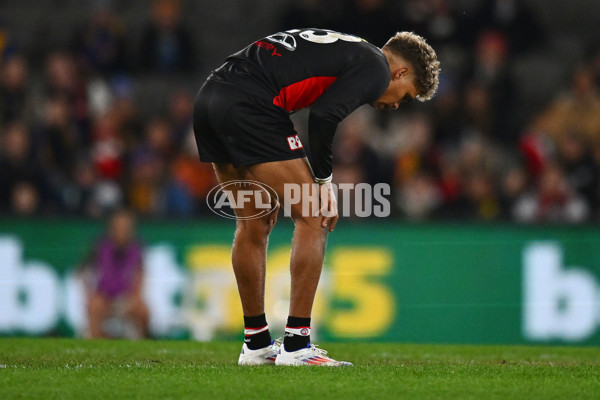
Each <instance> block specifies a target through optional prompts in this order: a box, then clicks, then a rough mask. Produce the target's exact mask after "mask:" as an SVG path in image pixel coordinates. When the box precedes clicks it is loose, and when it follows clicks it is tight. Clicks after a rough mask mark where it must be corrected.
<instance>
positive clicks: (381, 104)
mask: <svg viewBox="0 0 600 400" xmlns="http://www.w3.org/2000/svg"><path fill="white" fill-rule="evenodd" d="M418 94H419V93H418V91H417V89H416V87H415V84H414V78H413V76H412V74H405V75H400V76H398V77H395V78H393V79H392V81H391V82H390V86H388V88H387V90H386V91H385V92H384V93H383V95H381V97H380V98H379V99H377V100H376V101H374V102H373V103H371V105H372V106H373V107H375V108H377V109H378V110H382V111H383V110H397V109H398V106H400V104H401V103H408V102H410V101H412V100H413V99H414V98H415V97H417V95H418Z"/></svg>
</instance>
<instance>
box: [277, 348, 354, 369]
mask: <svg viewBox="0 0 600 400" xmlns="http://www.w3.org/2000/svg"><path fill="white" fill-rule="evenodd" d="M275 365H294V366H299V365H316V366H323V367H349V366H352V363H350V362H348V361H337V360H334V359H333V358H331V357H327V351H326V350H323V349H319V348H317V347H316V346H315V345H314V344H309V345H308V346H307V347H306V348H305V349H300V350H297V351H285V346H284V345H283V344H282V345H281V346H280V347H279V354H277V358H276V359H275Z"/></svg>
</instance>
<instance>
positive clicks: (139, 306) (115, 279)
mask: <svg viewBox="0 0 600 400" xmlns="http://www.w3.org/2000/svg"><path fill="white" fill-rule="evenodd" d="M142 253H143V248H142V244H141V243H140V241H139V240H138V238H137V237H136V232H135V218H134V216H133V214H132V213H131V212H129V211H126V210H120V211H117V212H115V213H114V214H113V215H112V217H111V218H110V222H109V227H108V232H107V235H106V236H104V237H102V238H101V239H100V240H99V241H98V242H97V244H96V245H95V247H94V249H93V252H92V255H91V257H90V260H89V264H90V266H91V270H92V275H93V279H91V280H90V281H91V284H90V285H88V304H87V308H88V317H89V334H90V337H92V338H103V337H106V336H107V335H106V333H105V332H104V329H103V325H104V323H105V321H106V319H107V318H108V317H109V316H111V315H114V314H119V315H122V316H125V317H127V318H129V319H130V320H131V321H132V323H133V325H134V326H135V328H136V331H137V335H136V336H139V337H146V336H147V331H148V309H147V307H146V304H145V303H144V300H143V299H142V274H143V268H142V263H143V254H142Z"/></svg>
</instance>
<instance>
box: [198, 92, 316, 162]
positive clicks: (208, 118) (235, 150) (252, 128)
mask: <svg viewBox="0 0 600 400" xmlns="http://www.w3.org/2000/svg"><path fill="white" fill-rule="evenodd" d="M194 134H195V136H196V143H197V145H198V153H199V155H200V160H201V161H204V162H217V163H232V164H233V165H234V166H236V167H240V166H245V165H252V164H260V163H265V162H271V161H283V160H291V159H294V158H300V157H305V152H304V148H303V147H302V144H301V143H300V140H299V139H298V135H297V133H296V131H295V130H294V125H293V123H292V121H291V120H290V118H289V115H288V113H287V112H286V111H285V110H283V109H281V108H279V107H277V106H275V105H274V104H273V103H272V102H270V101H268V100H266V99H263V98H260V97H256V96H252V95H250V94H247V93H244V92H242V91H240V90H238V89H237V88H235V87H234V86H230V85H227V84H223V83H220V82H213V81H210V80H208V81H206V83H205V84H204V85H203V86H202V88H200V91H199V92H198V95H197V96H196V101H195V104H194Z"/></svg>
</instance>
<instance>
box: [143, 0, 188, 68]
mask: <svg viewBox="0 0 600 400" xmlns="http://www.w3.org/2000/svg"><path fill="white" fill-rule="evenodd" d="M181 8H182V5H181V1H179V0H155V1H154V2H153V3H152V19H151V21H150V23H149V24H148V26H147V27H146V29H145V31H144V33H143V36H142V43H141V48H140V57H141V60H142V64H143V65H142V66H143V69H144V70H146V71H153V72H159V73H166V74H168V73H181V72H190V71H191V70H192V68H193V67H194V62H193V61H194V58H193V57H194V54H195V51H194V48H193V45H192V37H191V34H190V33H189V31H188V30H187V28H186V27H185V26H184V25H183V24H182V22H181V11H182V10H181Z"/></svg>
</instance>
